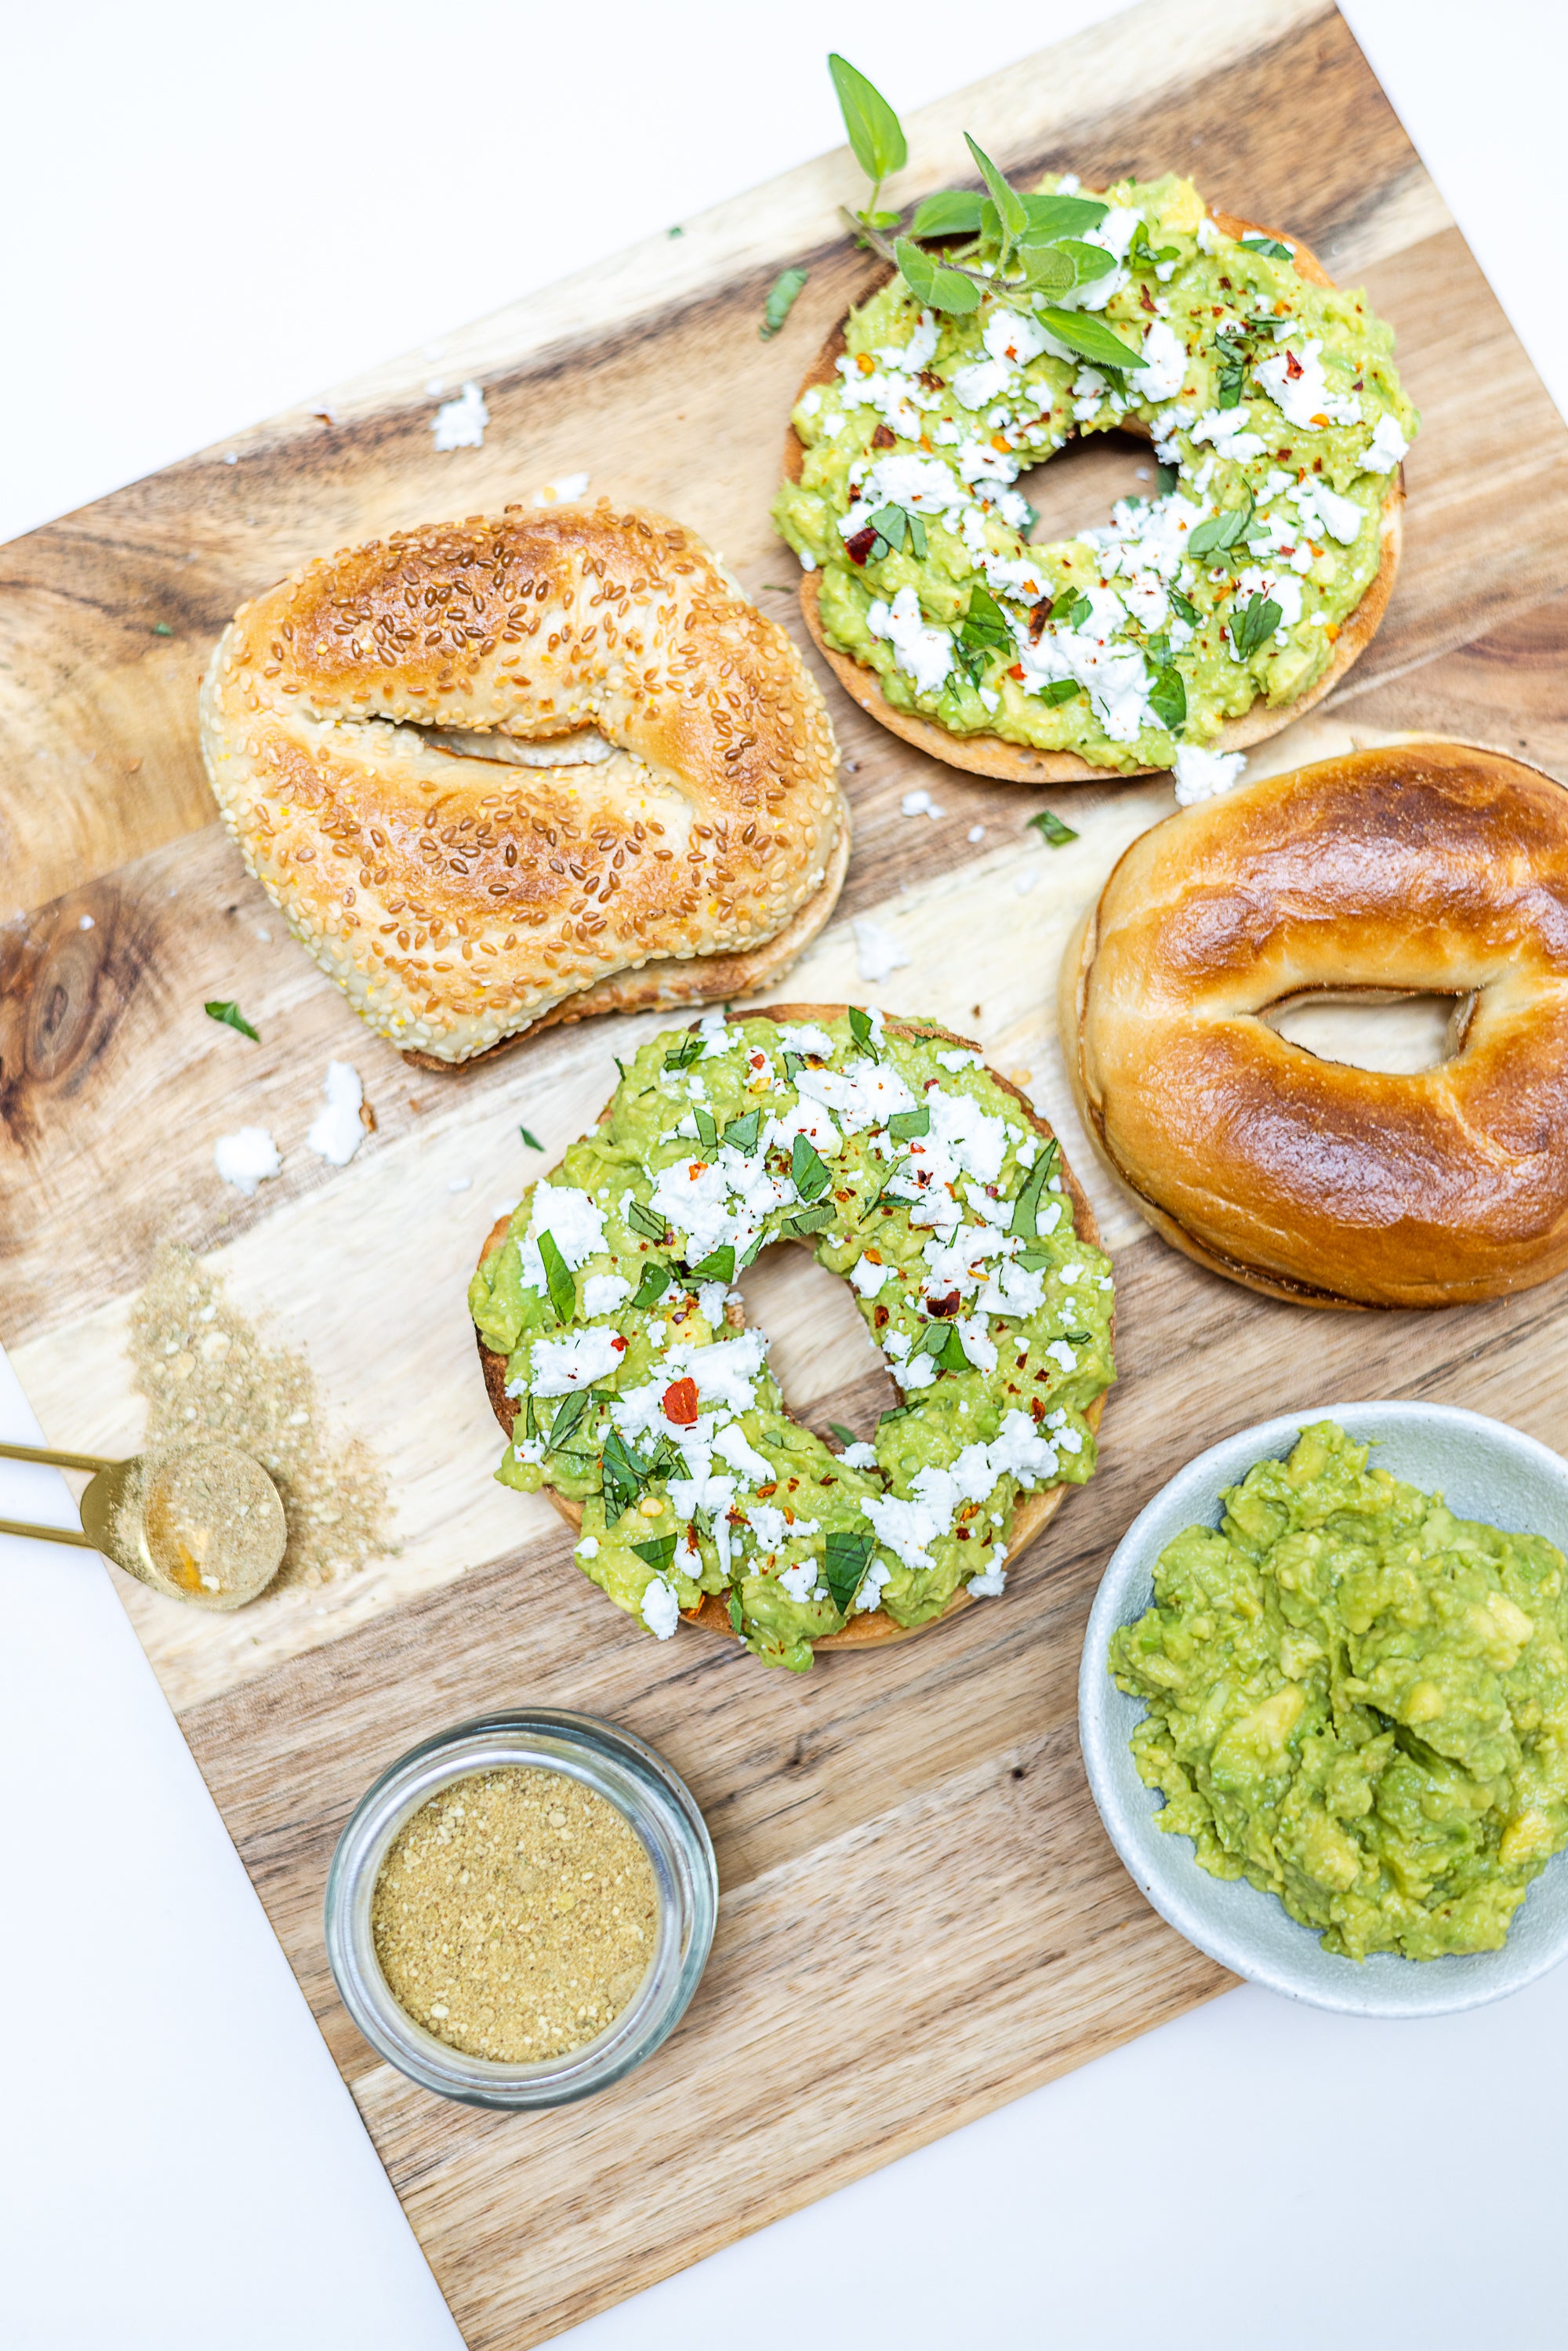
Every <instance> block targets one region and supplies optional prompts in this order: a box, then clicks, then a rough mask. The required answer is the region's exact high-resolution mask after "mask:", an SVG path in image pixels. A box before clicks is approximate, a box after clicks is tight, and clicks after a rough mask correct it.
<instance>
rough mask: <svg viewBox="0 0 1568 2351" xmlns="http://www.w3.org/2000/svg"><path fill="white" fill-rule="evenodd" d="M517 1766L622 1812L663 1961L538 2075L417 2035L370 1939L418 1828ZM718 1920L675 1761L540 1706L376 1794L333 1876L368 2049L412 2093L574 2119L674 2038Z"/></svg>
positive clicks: (486, 1720) (443, 1738)
mask: <svg viewBox="0 0 1568 2351" xmlns="http://www.w3.org/2000/svg"><path fill="white" fill-rule="evenodd" d="M517 1764H532V1765H534V1766H536V1767H537V1768H538V1769H539V1770H541V1771H559V1772H563V1773H565V1774H566V1776H567V1777H568V1778H570V1779H573V1780H577V1781H580V1782H581V1784H582V1785H583V1787H585V1788H588V1789H591V1790H592V1791H593V1792H594V1793H595V1794H597V1795H601V1796H602V1797H604V1798H605V1799H606V1800H607V1802H610V1803H612V1804H613V1805H614V1806H615V1809H616V1810H617V1812H619V1813H621V1814H622V1817H623V1818H624V1819H625V1820H626V1821H627V1822H628V1823H630V1825H631V1826H632V1829H634V1830H635V1832H636V1834H637V1835H638V1837H639V1838H640V1839H641V1841H642V1844H643V1848H644V1850H645V1851H646V1853H647V1855H648V1860H649V1863H650V1865H652V1868H653V1883H654V1886H655V1889H656V1893H657V1899H658V1932H657V1936H656V1938H655V1942H654V1947H653V1954H652V1956H651V1958H650V1959H649V1961H648V1965H647V1967H646V1969H645V1970H644V1971H643V1980H642V1982H641V1983H640V1984H639V1986H638V1988H637V1990H636V1991H635V1992H634V1993H633V1994H632V1999H631V2001H629V2002H628V2004H627V2006H626V2007H625V2008H623V2009H622V2011H621V2013H620V2015H619V2016H617V2017H616V2018H614V2020H613V2021H612V2022H611V2023H609V2024H607V2025H606V2026H605V2028H604V2030H603V2032H601V2033H599V2034H597V2035H596V2036H595V2038H594V2039H593V2040H591V2041H589V2042H586V2043H583V2045H582V2046H581V2047H580V2048H578V2049H570V2050H567V2051H564V2052H563V2053H561V2054H560V2055H559V2056H556V2057H545V2058H540V2059H539V2060H538V2061H537V2062H536V2063H534V2064H499V2063H497V2061H496V2060H494V2059H492V2058H487V2057H471V2056H469V2055H467V2054H466V2053H465V2052H464V2051H462V2050H460V2049H452V2048H449V2047H448V2046H447V2044H446V2043H445V2042H444V2041H438V2040H437V2039H436V2037H435V2035H434V2033H433V2032H426V2031H425V2029H424V2027H423V2025H422V2024H418V2023H416V2022H415V2021H414V2019H413V2017H412V2016H410V2015H409V2013H408V2012H407V2011H406V2010H405V2009H403V2008H401V2007H400V2006H399V2004H398V2002H397V2001H395V2000H394V1999H393V1997H392V1991H391V1989H390V1987H389V1985H388V1983H387V1980H386V1978H385V1976H384V1975H383V1974H382V1969H381V1963H380V1961H379V1959H377V1957H376V1947H375V1938H374V1935H373V1933H372V1931H371V1899H372V1896H373V1895H374V1893H375V1886H376V1880H377V1878H378V1876H380V1874H381V1868H382V1863H383V1862H384V1860H385V1859H386V1855H387V1851H388V1848H389V1847H390V1846H391V1844H392V1840H393V1838H394V1837H395V1836H396V1835H397V1834H398V1832H399V1830H400V1829H401V1828H402V1826H403V1824H404V1823H405V1822H406V1821H407V1820H408V1819H409V1817H410V1815H411V1814H412V1813H416V1812H417V1811H418V1810H419V1807H420V1806H421V1805H422V1804H423V1803H427V1802H429V1800H430V1799H431V1797H432V1796H434V1795H437V1794H439V1793H440V1792H441V1791H442V1790H443V1789H444V1788H447V1787H450V1786H451V1785H452V1783H453V1782H454V1781H455V1780H465V1779H467V1778H469V1777H470V1775H471V1774H473V1773H474V1772H476V1771H502V1770H505V1769H507V1767H508V1766H509V1765H517ZM717 1908H718V1872H717V1869H716V1866H715V1863H714V1856H713V1846H712V1844H711V1843H710V1842H709V1839H708V1833H707V1828H706V1823H704V1820H703V1816H702V1814H701V1813H700V1812H699V1811H698V1810H697V1807H696V1803H695V1800H694V1798H693V1796H692V1794H691V1792H690V1790H689V1789H688V1788H687V1787H686V1785H685V1782H684V1781H682V1780H680V1779H678V1778H677V1776H676V1775H675V1773H674V1771H671V1769H670V1767H669V1765H668V1764H667V1763H666V1762H665V1761H664V1758H663V1756H661V1755H658V1754H656V1753H655V1752H654V1750H653V1748H651V1747H649V1746H647V1745H645V1744H644V1742H643V1740H641V1739H637V1738H635V1737H633V1735H632V1732H631V1731H629V1730H622V1729H618V1728H617V1726H616V1725H615V1724H614V1723H611V1722H601V1721H600V1720H599V1719H597V1718H596V1717H595V1716H593V1715H590V1714H564V1713H558V1712H556V1711H555V1710H554V1709H553V1708H542V1707H541V1708H530V1709H528V1711H527V1712H519V1713H516V1714H491V1715H485V1716H482V1717H481V1718H480V1719H478V1720H477V1721H475V1722H461V1723H458V1724H457V1725H456V1727H455V1729H451V1730H444V1731H442V1732H441V1733H439V1735H438V1736H437V1737H435V1738H434V1739H427V1740H424V1741H423V1744H422V1745H420V1746H418V1747H415V1748H412V1749H411V1750H410V1751H409V1752H408V1754H406V1755H404V1756H403V1757H402V1758H401V1760H400V1761H398V1762H396V1763H393V1764H392V1766H391V1768H390V1769H389V1770H387V1771H383V1772H382V1776H381V1778H380V1779H379V1780H378V1781H377V1782H375V1784H374V1786H373V1787H371V1788H369V1789H367V1790H366V1792H365V1793H364V1795H363V1796H361V1799H360V1802H358V1804H357V1805H356V1806H355V1808H354V1811H353V1813H352V1814H351V1815H350V1820H349V1823H348V1825H347V1827H346V1828H345V1829H344V1831H343V1834H342V1835H341V1836H340V1838H339V1840H338V1849H337V1851H336V1853H334V1855H332V1866H331V1869H330V1871H329V1874H328V1878H327V1957H328V1959H329V1961H330V1962H331V1968H332V1973H333V1976H334V1977H335V1978H336V1980H337V1985H338V1990H339V1991H340V1993H341V1995H342V2000H343V2005H344V2007H345V2008H346V2009H347V2010H348V2011H349V2013H350V2016H351V2017H352V2018H353V2020H354V2022H355V2023H356V2024H357V2025H358V2026H359V2028H360V2031H361V2032H362V2033H363V2034H364V2036H365V2039H366V2040H367V2041H368V2042H369V2043H371V2047H372V2048H373V2049H375V2050H377V2051H379V2052H380V2053H381V2055H382V2056H383V2057H384V2058H385V2059H386V2061H387V2063H388V2064H391V2065H395V2066H396V2067H397V2068H398V2070H399V2071H400V2073H403V2074H407V2075H408V2077H409V2079H410V2080H411V2081H413V2082H418V2083H419V2084H420V2085H422V2087H423V2088H424V2089H427V2090H434V2091H435V2092H436V2093H437V2094H438V2095H440V2096H442V2097H444V2098H460V2099H462V2100H463V2101H464V2102H465V2104H466V2105H471V2106H499V2107H522V2106H561V2105H567V2104H568V2103H569V2102H570V2100H572V2099H573V2098H586V2097H588V2096H589V2095H591V2093H592V2092H593V2091H595V2090H603V2089H607V2088H608V2087H609V2086H610V2085H611V2083H612V2082H619V2081H620V2080H621V2079H622V2076H623V2075H625V2074H629V2073H631V2071H632V2067H633V2066H634V2065H641V2064H642V2063H643V2059H644V2058H647V2057H651V2056H652V2055H653V2052H654V2050H655V2049H657V2048H658V2046H659V2044H660V2043H661V2042H662V2041H664V2040H666V2039H667V2038H668V2036H669V2034H670V2033H671V2032H674V2028H675V2026H676V2024H677V2023H678V2022H679V2021H680V2018H681V2016H682V2015H683V2013H684V2012H685V2007H686V2003H687V2002H688V2001H689V2000H690V1999H691V1996H692V1994H693V1992H694V1991H695V1990H696V1988H697V1980H698V1978H699V1977H700V1976H701V1974H702V1971H703V1969H704V1967H705V1966H706V1962H707V1955H708V1949H709V1946H710V1945H711V1943H712V1941H713V1930H714V1921H715V1918H716V1915H717Z"/></svg>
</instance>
